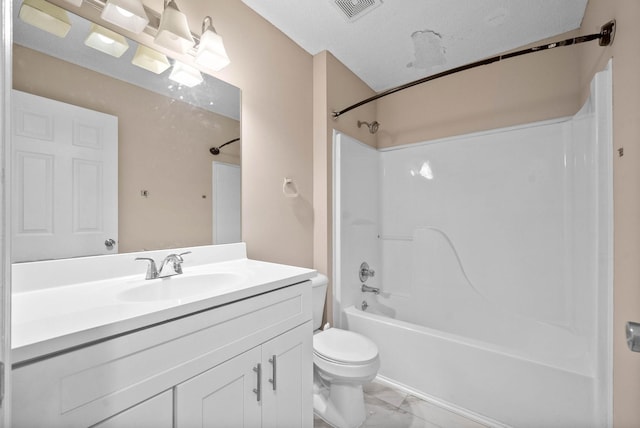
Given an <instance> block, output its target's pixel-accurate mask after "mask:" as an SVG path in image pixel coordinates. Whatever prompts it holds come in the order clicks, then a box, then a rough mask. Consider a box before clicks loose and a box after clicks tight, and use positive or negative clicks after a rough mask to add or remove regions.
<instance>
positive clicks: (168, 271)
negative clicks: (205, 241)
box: [158, 251, 191, 278]
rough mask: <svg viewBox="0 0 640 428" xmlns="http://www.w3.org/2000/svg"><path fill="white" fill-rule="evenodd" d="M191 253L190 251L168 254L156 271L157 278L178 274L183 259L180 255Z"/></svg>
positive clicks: (180, 270) (180, 271)
mask: <svg viewBox="0 0 640 428" xmlns="http://www.w3.org/2000/svg"><path fill="white" fill-rule="evenodd" d="M186 254H191V251H187V252H185V253H180V254H169V255H168V256H167V257H165V258H164V260H163V261H162V264H161V265H160V270H159V271H158V278H166V277H168V276H173V275H180V274H181V273H182V263H183V262H184V259H183V258H182V256H184V255H186Z"/></svg>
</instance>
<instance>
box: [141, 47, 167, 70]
mask: <svg viewBox="0 0 640 428" xmlns="http://www.w3.org/2000/svg"><path fill="white" fill-rule="evenodd" d="M131 63H132V64H133V65H137V66H138V67H140V68H144V69H145V70H149V71H151V72H152V73H155V74H160V73H162V72H163V71H165V70H166V69H167V68H169V67H171V64H169V60H168V59H167V57H166V56H165V55H163V54H161V53H160V52H158V51H154V50H153V49H151V48H148V47H146V46H144V45H138V49H136V54H135V55H134V56H133V59H132V60H131Z"/></svg>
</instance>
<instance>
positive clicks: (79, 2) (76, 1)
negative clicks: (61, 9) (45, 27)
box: [65, 0, 82, 7]
mask: <svg viewBox="0 0 640 428" xmlns="http://www.w3.org/2000/svg"><path fill="white" fill-rule="evenodd" d="M65 1H66V2H67V3H71V4H72V5H74V6H75V7H80V6H82V0H65Z"/></svg>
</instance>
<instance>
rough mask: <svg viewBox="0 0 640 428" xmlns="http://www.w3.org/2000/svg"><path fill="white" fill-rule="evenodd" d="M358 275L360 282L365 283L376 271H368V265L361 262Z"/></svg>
mask: <svg viewBox="0 0 640 428" xmlns="http://www.w3.org/2000/svg"><path fill="white" fill-rule="evenodd" d="M358 273H359V276H360V282H365V281H366V280H367V278H371V277H373V276H375V275H376V271H374V270H373V269H369V263H367V262H362V264H361V265H360V271H359V272H358Z"/></svg>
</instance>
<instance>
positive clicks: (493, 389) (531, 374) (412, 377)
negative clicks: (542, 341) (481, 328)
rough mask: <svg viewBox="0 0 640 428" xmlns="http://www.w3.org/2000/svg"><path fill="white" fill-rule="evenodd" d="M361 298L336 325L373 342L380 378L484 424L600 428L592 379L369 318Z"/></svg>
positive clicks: (486, 345)
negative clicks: (375, 346) (361, 305)
mask: <svg viewBox="0 0 640 428" xmlns="http://www.w3.org/2000/svg"><path fill="white" fill-rule="evenodd" d="M367 300H368V301H370V302H372V304H371V303H370V305H369V307H368V308H367V310H366V311H363V310H361V309H360V308H357V307H355V306H350V307H347V308H345V309H344V311H343V322H344V323H345V324H346V327H347V328H348V329H349V330H351V331H355V332H358V333H361V334H363V335H365V336H367V337H369V338H371V339H372V340H373V341H374V342H375V343H376V344H377V345H378V348H379V352H380V370H379V373H378V375H379V377H380V379H381V380H382V381H385V382H387V383H391V384H393V385H396V386H399V387H400V388H402V389H405V390H407V391H409V392H411V393H413V394H414V395H417V396H420V397H421V398H423V399H426V400H427V401H431V402H434V403H436V404H438V405H440V406H443V407H445V408H448V409H450V410H453V411H455V412H457V413H459V414H462V415H464V416H466V417H468V418H471V419H474V420H477V421H479V422H481V423H484V424H486V425H489V426H514V427H532V428H533V427H545V428H547V427H563V428H564V427H591V426H593V427H595V426H604V425H605V422H604V421H602V418H601V416H600V415H597V414H595V413H596V412H597V410H596V409H597V408H598V406H597V405H596V404H597V403H596V400H597V397H596V391H597V390H598V385H597V378H596V377H595V376H594V375H593V374H589V373H584V372H580V371H575V370H573V371H572V370H569V369H567V368H566V367H564V368H563V367H559V366H557V365H555V366H554V365H552V364H549V362H548V361H547V362H541V361H534V360H532V359H531V358H525V357H524V356H522V355H518V354H517V353H514V352H512V351H509V350H508V349H507V348H506V347H503V346H500V345H496V344H491V343H487V342H483V341H479V340H472V339H469V338H463V337H462V336H460V335H457V334H453V333H445V332H442V331H440V330H435V329H433V328H430V327H426V326H420V325H417V324H412V323H409V322H406V321H402V320H397V319H393V318H389V317H388V316H385V315H382V314H380V313H375V311H376V310H377V306H378V305H377V302H375V299H372V298H369V297H368V298H367ZM514 379H517V381H515V382H514ZM594 421H597V422H594Z"/></svg>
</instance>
